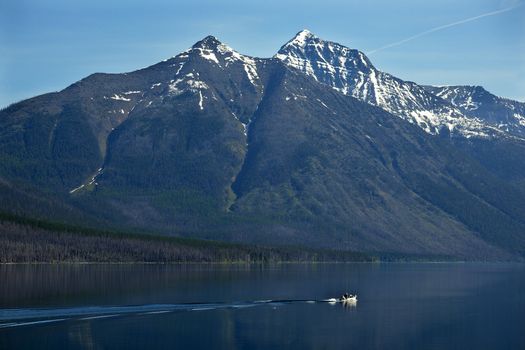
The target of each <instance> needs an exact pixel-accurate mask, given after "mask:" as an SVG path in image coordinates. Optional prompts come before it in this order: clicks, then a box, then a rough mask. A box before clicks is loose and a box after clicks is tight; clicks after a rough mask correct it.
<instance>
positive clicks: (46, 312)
mask: <svg viewBox="0 0 525 350" xmlns="http://www.w3.org/2000/svg"><path fill="white" fill-rule="evenodd" d="M338 302H340V300H339V299H322V300H300V299H296V300H293V299H286V300H255V301H243V302H233V303H222V302H219V303H184V304H147V305H127V306H82V307H69V308H52V309H0V329H3V328H13V327H21V326H31V325H41V324H48V323H54V322H63V321H70V320H77V321H88V320H96V319H105V318H112V317H119V316H123V315H155V314H165V313H170V312H183V311H184V312H186V311H209V310H218V309H243V308H250V307H258V306H259V307H260V306H272V307H279V306H282V305H289V304H300V303H305V304H315V303H328V304H335V303H338Z"/></svg>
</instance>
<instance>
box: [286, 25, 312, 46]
mask: <svg viewBox="0 0 525 350" xmlns="http://www.w3.org/2000/svg"><path fill="white" fill-rule="evenodd" d="M311 39H317V36H315V35H314V34H313V33H312V32H310V31H309V30H308V29H303V30H301V31H300V32H299V33H297V34H296V35H295V36H294V37H293V38H292V39H291V40H290V41H288V42H287V43H286V44H284V46H283V48H284V47H287V46H299V47H304V46H305V45H306V44H307V42H308V41H309V40H311Z"/></svg>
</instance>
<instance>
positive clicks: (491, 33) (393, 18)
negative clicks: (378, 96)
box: [0, 0, 525, 106]
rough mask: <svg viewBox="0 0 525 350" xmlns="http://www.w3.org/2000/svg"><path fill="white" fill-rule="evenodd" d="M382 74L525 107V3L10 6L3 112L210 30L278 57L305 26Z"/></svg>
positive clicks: (8, 2)
mask: <svg viewBox="0 0 525 350" xmlns="http://www.w3.org/2000/svg"><path fill="white" fill-rule="evenodd" d="M511 7H512V9H510V10H508V11H505V12H500V13H497V14H494V15H489V16H485V17H481V18H478V19H476V20H472V21H468V22H465V23H461V24H457V25H452V26H449V27H446V28H443V29H441V30H437V31H434V32H430V33H428V34H426V35H423V36H420V37H417V38H414V39H413V40H409V41H407V42H404V43H402V44H400V45H397V46H392V47H388V48H386V49H383V50H379V51H376V52H374V53H373V54H371V55H370V59H371V60H372V62H373V63H374V64H375V65H376V66H377V67H378V68H379V69H381V70H383V71H386V72H389V73H392V74H394V75H396V76H398V77H400V78H402V79H405V80H411V81H416V82H418V83H423V84H437V85H445V84H469V85H483V86H484V87H485V88H487V89H488V90H489V91H491V92H493V93H495V94H497V95H500V96H504V97H509V98H514V99H518V100H521V101H525V0H465V1H462V0H425V1H421V0H398V1H389V0H368V1H363V0H359V1H357V0H355V1H354V0H346V1H343V0H323V1H318V0H317V1H309V0H303V1H296V0H293V1H285V0H277V1H276V0H265V1H255V0H250V1H247V0H238V1H237V0H235V1H218V0H192V1H178V0H171V1H168V0H149V1H137V0H126V1H109V0H104V1H100V0H90V1H81V0H46V1H40V0H3V1H2V2H1V3H0V106H6V105H8V104H10V103H12V102H15V101H19V100H21V99H24V98H27V97H31V96H34V95H37V94H40V93H44V92H49V91H57V90H61V89H63V88H65V87H66V86H67V85H69V84H71V83H73V82H75V81H77V80H79V79H81V78H83V77H85V76H87V75H89V74H91V73H93V72H126V71H131V70H135V69H138V68H141V67H145V66H149V65H151V64H154V63H156V62H158V61H160V60H162V59H165V58H167V57H171V56H174V55H176V54H177V53H179V52H181V51H183V50H185V49H186V48H188V47H189V46H191V45H192V44H193V43H195V42H196V41H198V40H200V39H201V38H203V37H205V36H206V35H208V34H212V35H215V36H216V37H218V38H219V39H220V40H221V41H223V42H225V43H227V44H229V45H230V46H232V47H233V48H234V49H236V50H237V51H239V52H241V53H244V54H248V55H252V56H258V57H270V56H272V55H273V54H274V53H275V52H276V51H277V50H278V49H279V47H280V46H281V45H282V44H284V43H285V42H286V41H287V40H289V39H290V38H291V37H292V36H293V35H294V34H295V33H296V32H298V31H299V30H301V29H303V28H307V29H309V30H310V31H312V32H314V33H315V34H316V35H318V36H320V37H321V38H324V39H329V40H332V41H337V42H339V43H341V44H344V45H346V46H349V47H352V48H357V49H360V50H362V51H364V52H370V51H373V50H375V49H377V48H381V47H384V46H388V45H389V44H392V43H396V42H399V41H403V40H404V39H406V38H410V37H413V36H417V35H418V34H420V33H423V32H425V31H428V30H431V29H432V28H437V27H441V26H446V25H448V24H451V23H455V22H458V21H462V20H464V19H468V18H472V17H475V16H479V15H483V14H487V13H491V12H494V11H498V10H501V9H507V8H511Z"/></svg>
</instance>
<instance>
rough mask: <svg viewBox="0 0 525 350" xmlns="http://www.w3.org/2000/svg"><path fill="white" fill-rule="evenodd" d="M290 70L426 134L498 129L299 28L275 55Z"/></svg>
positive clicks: (489, 132)
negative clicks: (396, 117) (362, 102)
mask: <svg viewBox="0 0 525 350" xmlns="http://www.w3.org/2000/svg"><path fill="white" fill-rule="evenodd" d="M275 58H277V59H279V60H281V61H283V62H284V63H285V64H286V65H288V66H289V67H292V68H294V69H298V70H300V71H302V72H304V73H305V74H307V75H308V76H311V77H312V78H314V79H315V80H317V81H318V82H321V83H323V84H326V85H329V86H330V87H332V88H333V89H335V90H337V91H340V92H342V93H343V94H345V95H350V96H353V97H355V98H357V99H360V100H362V101H365V102H367V103H369V104H372V105H375V106H379V107H381V108H383V109H385V110H386V111H388V112H390V113H392V114H394V115H396V116H398V117H400V118H402V119H405V120H407V121H409V122H411V123H414V124H416V125H418V126H420V127H421V128H422V129H423V130H425V131H426V132H428V133H430V134H438V133H440V131H441V130H443V129H444V128H446V129H448V131H450V132H451V133H452V134H455V135H462V136H465V137H467V138H468V137H493V136H497V135H501V134H502V130H500V129H498V128H496V127H495V126H494V125H491V124H490V123H486V122H484V121H483V120H481V119H479V118H477V117H476V116H472V115H470V116H467V115H465V114H464V113H463V112H462V111H461V109H460V108H458V107H457V106H454V105H453V104H451V103H450V102H449V101H446V100H445V99H443V98H441V97H439V96H436V95H435V94H433V93H432V92H431V91H428V90H426V89H425V88H424V87H423V86H420V85H418V84H416V83H413V82H409V81H404V80H402V79H399V78H396V77H394V76H393V75H391V74H388V73H385V72H382V71H380V70H378V69H377V68H375V67H374V65H373V64H372V63H371V61H370V60H369V59H368V57H366V55H365V54H364V53H363V52H361V51H359V50H356V49H350V48H348V47H345V46H343V45H341V44H338V43H335V42H331V41H326V40H323V39H320V38H319V37H317V36H316V35H314V34H313V33H311V32H310V31H308V30H302V31H301V32H299V33H297V35H296V36H295V37H294V38H293V39H292V40H290V41H289V42H287V43H286V44H285V45H284V46H283V47H282V48H281V49H280V50H279V52H278V53H277V54H276V55H275Z"/></svg>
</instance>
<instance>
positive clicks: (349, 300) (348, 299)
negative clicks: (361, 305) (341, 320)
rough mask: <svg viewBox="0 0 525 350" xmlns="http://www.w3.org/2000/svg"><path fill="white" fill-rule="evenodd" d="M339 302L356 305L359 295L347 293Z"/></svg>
mask: <svg viewBox="0 0 525 350" xmlns="http://www.w3.org/2000/svg"><path fill="white" fill-rule="evenodd" d="M339 301H340V302H342V303H355V302H357V295H356V294H348V293H345V294H343V295H342V296H341V298H339Z"/></svg>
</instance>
